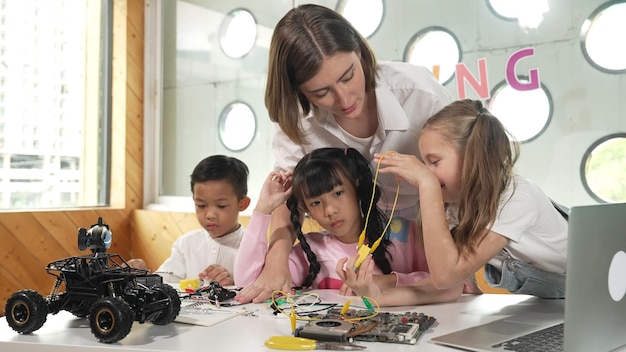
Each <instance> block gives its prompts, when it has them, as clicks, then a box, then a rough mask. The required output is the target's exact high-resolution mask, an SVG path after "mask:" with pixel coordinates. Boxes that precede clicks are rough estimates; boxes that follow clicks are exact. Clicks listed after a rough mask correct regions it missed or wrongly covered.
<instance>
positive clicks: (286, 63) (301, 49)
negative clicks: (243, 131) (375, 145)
mask: <svg viewBox="0 0 626 352" xmlns="http://www.w3.org/2000/svg"><path fill="white" fill-rule="evenodd" d="M351 52H356V53H360V57H361V65H362V66H363V71H364V74H365V91H367V92H369V91H372V90H373V89H374V88H375V86H376V71H377V68H378V66H377V63H376V58H375V57H374V52H373V51H372V49H371V48H370V47H369V45H368V44H367V42H366V41H365V39H364V38H363V37H362V36H361V35H360V34H359V32H358V31H357V30H356V29H354V27H353V26H352V25H351V24H350V22H349V21H348V20H346V19H345V18H344V17H343V16H341V15H340V14H339V13H337V12H336V11H334V10H331V9H329V8H326V7H323V6H319V5H312V4H306V5H300V6H298V7H296V8H293V9H291V10H290V11H289V12H287V14H286V15H285V16H284V17H283V18H282V19H281V20H280V21H279V22H278V24H276V28H274V33H273V34H272V41H271V44H270V52H269V65H268V69H267V83H266V87H265V106H266V107H267V111H268V113H269V116H270V119H271V120H272V121H273V122H278V124H279V125H280V128H281V129H282V130H283V132H284V133H285V134H286V135H287V136H288V137H289V138H290V139H291V140H292V141H293V142H294V143H296V144H298V145H303V144H306V133H305V131H303V130H302V129H301V126H300V119H301V117H302V116H303V115H304V116H306V115H308V114H309V112H310V111H311V110H313V112H314V113H315V114H316V115H317V113H318V111H317V107H316V106H315V105H314V104H311V103H310V102H309V100H308V99H307V98H306V97H305V96H304V95H303V94H302V93H301V92H300V90H299V87H300V85H301V84H303V83H305V82H306V81H308V80H309V79H311V78H312V77H313V76H315V75H316V74H317V73H318V72H319V71H320V68H321V66H322V63H323V61H324V58H326V57H328V56H332V55H334V54H337V53H351Z"/></svg>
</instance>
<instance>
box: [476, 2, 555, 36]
mask: <svg viewBox="0 0 626 352" xmlns="http://www.w3.org/2000/svg"><path fill="white" fill-rule="evenodd" d="M487 7H489V10H491V12H492V13H493V14H495V15H496V16H497V17H499V18H502V19H503V20H506V21H515V20H517V23H518V24H519V26H520V27H521V28H523V29H525V30H527V29H536V28H538V27H539V25H540V24H541V22H542V21H543V14H544V13H546V12H548V11H549V10H550V7H549V5H548V0H487Z"/></svg>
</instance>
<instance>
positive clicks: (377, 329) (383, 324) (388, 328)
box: [299, 308, 437, 345]
mask: <svg viewBox="0 0 626 352" xmlns="http://www.w3.org/2000/svg"><path fill="white" fill-rule="evenodd" d="M371 314H372V311H371V310H368V309H349V310H347V311H346V312H343V313H342V310H341V309H339V308H333V309H330V310H329V311H328V312H327V313H326V314H325V315H322V316H318V317H319V318H320V319H321V320H317V321H311V322H309V323H308V324H307V325H305V326H304V327H302V328H301V331H305V334H309V333H310V332H311V333H316V334H317V335H318V336H317V338H318V339H320V340H322V338H321V337H326V339H325V340H326V341H338V340H331V339H330V338H331V337H332V333H331V332H330V329H324V328H325V324H324V323H322V324H318V323H320V322H325V321H343V322H344V323H348V324H349V325H350V329H349V331H347V332H346V334H345V338H346V340H343V341H349V339H353V340H355V341H368V342H387V343H399V344H410V345H413V344H415V343H417V340H419V338H420V336H422V334H423V333H424V332H426V331H427V330H428V329H430V328H431V327H432V326H433V325H434V324H435V323H436V322H437V320H436V319H435V318H434V317H432V316H428V315H426V314H424V313H418V312H405V313H403V314H400V313H388V312H380V313H378V314H377V315H376V316H373V317H371V318H365V317H368V316H371ZM343 326H344V327H343V328H344V329H346V328H347V327H348V326H347V325H345V324H344V325H343ZM307 327H308V328H307ZM299 336H302V335H299ZM303 337H305V336H303ZM307 337H308V336H307ZM311 338H314V337H311Z"/></svg>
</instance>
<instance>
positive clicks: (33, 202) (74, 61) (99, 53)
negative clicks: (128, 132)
mask: <svg viewBox="0 0 626 352" xmlns="http://www.w3.org/2000/svg"><path fill="white" fill-rule="evenodd" d="M2 4H3V6H4V8H3V9H2V19H3V21H2V22H1V23H0V36H1V37H2V38H3V40H2V41H1V47H2V51H1V52H0V126H2V127H1V128H0V140H1V141H3V142H2V143H0V160H2V161H3V162H2V168H3V171H2V173H3V181H2V183H0V210H18V209H41V208H58V207H64V208H67V207H84V206H100V205H106V204H107V203H108V202H109V200H108V194H109V176H108V175H109V166H108V165H109V162H108V160H109V146H108V145H109V141H108V136H109V128H110V127H109V126H110V121H109V115H110V114H109V106H110V95H111V94H110V89H109V85H110V69H109V67H110V64H111V55H110V52H111V40H110V30H111V9H112V2H111V1H110V0H93V1H74V0H47V1H39V0H20V1H2ZM10 33H20V35H17V36H16V35H9V34H10Z"/></svg>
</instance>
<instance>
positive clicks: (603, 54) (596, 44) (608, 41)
mask: <svg viewBox="0 0 626 352" xmlns="http://www.w3.org/2000/svg"><path fill="white" fill-rule="evenodd" d="M624 19H626V1H610V2H608V3H606V4H604V5H602V6H600V7H599V8H597V9H596V10H595V11H594V12H593V13H592V14H591V15H590V16H589V18H588V19H587V20H585V22H584V23H583V26H582V29H581V33H580V38H581V43H580V45H581V48H582V51H583V55H584V56H585V58H586V59H587V61H588V62H589V63H590V64H591V65H592V66H594V67H595V68H597V69H599V70H601V71H604V72H609V73H622V72H626V41H625V40H624V38H626V21H624Z"/></svg>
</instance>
